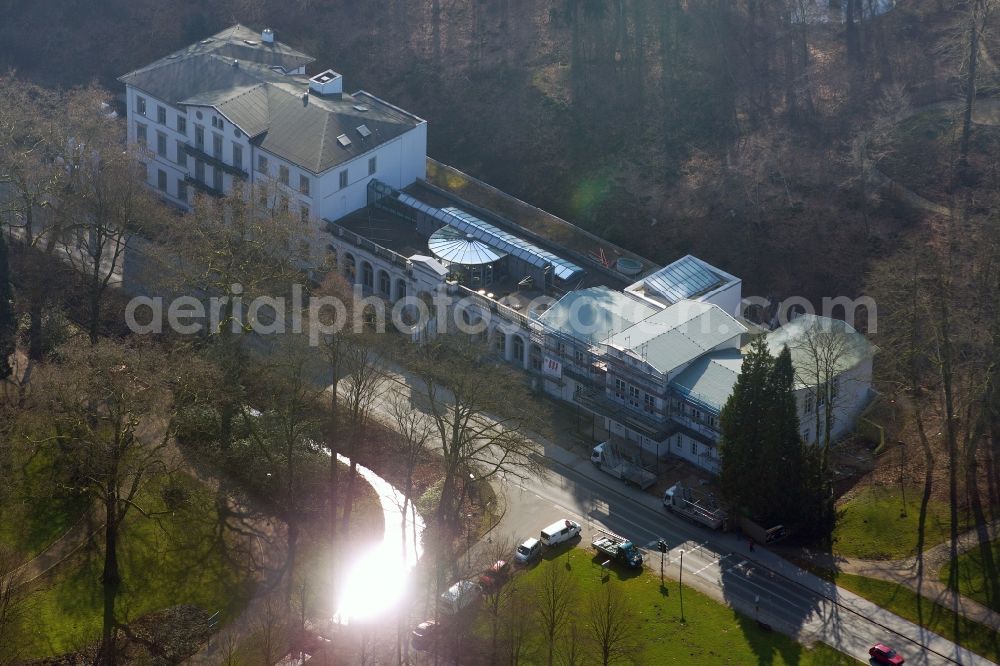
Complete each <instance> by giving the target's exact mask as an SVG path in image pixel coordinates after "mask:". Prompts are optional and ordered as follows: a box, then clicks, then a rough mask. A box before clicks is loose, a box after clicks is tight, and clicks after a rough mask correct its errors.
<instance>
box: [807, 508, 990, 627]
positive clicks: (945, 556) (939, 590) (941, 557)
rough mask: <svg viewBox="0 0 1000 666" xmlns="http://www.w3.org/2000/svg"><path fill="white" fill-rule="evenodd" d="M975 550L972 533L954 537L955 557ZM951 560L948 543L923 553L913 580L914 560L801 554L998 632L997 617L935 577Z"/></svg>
mask: <svg viewBox="0 0 1000 666" xmlns="http://www.w3.org/2000/svg"><path fill="white" fill-rule="evenodd" d="M986 531H987V534H988V535H989V538H990V540H993V539H996V538H998V535H1000V520H998V521H994V522H993V523H991V524H989V525H987V527H986ZM978 547H979V532H978V531H977V530H975V529H971V530H968V531H966V532H963V533H962V534H961V535H959V537H958V553H959V554H960V555H961V554H962V553H966V552H968V551H970V550H972V549H974V548H978ZM950 557H951V543H950V542H948V541H945V542H944V543H939V544H937V545H936V546H932V547H930V548H928V549H927V550H925V551H924V553H923V560H924V568H923V572H922V573H923V575H922V576H921V578H919V579H918V578H917V557H916V556H913V557H908V558H906V559H902V560H864V559H859V558H852V557H840V556H837V555H834V554H832V553H811V552H808V551H807V552H806V553H804V558H805V559H806V560H808V561H810V562H813V563H815V564H816V565H817V566H820V567H823V568H825V569H830V570H833V571H842V572H844V573H848V574H854V575H857V576H867V577H868V578H877V579H879V580H885V581H889V582H892V583H896V584H898V585H902V586H904V587H906V588H908V589H910V590H912V591H913V592H915V593H917V594H919V595H920V596H922V597H923V598H925V599H927V600H929V601H932V602H934V603H937V604H940V605H942V606H944V607H945V608H949V609H957V610H958V613H959V614H960V615H962V616H963V617H965V618H967V619H969V620H972V621H974V622H978V623H979V624H982V625H984V626H986V627H989V628H991V629H993V630H994V631H996V632H1000V613H997V612H996V611H994V610H993V609H991V608H987V607H986V606H984V605H983V604H981V603H979V602H978V601H975V600H974V599H970V598H968V597H965V596H962V595H961V594H959V593H958V592H956V591H955V590H952V589H951V588H949V587H948V586H947V585H945V584H944V583H942V582H941V580H940V579H939V578H938V574H939V572H940V571H941V569H942V567H944V566H946V565H947V564H948V561H949V558H950Z"/></svg>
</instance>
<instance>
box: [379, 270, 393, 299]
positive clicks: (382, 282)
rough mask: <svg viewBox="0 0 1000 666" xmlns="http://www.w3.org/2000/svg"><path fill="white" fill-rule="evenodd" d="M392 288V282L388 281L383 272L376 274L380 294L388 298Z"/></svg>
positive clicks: (386, 275)
mask: <svg viewBox="0 0 1000 666" xmlns="http://www.w3.org/2000/svg"><path fill="white" fill-rule="evenodd" d="M391 288H392V281H391V280H389V274H388V273H386V272H385V271H379V272H378V291H379V293H380V294H382V295H383V296H385V297H386V298H388V297H389V296H390V289H391Z"/></svg>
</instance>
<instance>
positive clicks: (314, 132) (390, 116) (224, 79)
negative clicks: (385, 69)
mask: <svg viewBox="0 0 1000 666" xmlns="http://www.w3.org/2000/svg"><path fill="white" fill-rule="evenodd" d="M259 39H260V37H259V35H257V33H256V32H254V31H252V30H249V29H248V28H245V27H243V26H240V25H236V26H233V27H232V28H227V29H226V30H223V31H222V32H220V33H218V34H216V35H213V36H212V37H211V38H209V39H208V40H203V41H202V42H199V43H197V44H193V45H191V46H189V47H188V48H186V49H182V50H180V51H177V52H176V53H173V54H171V55H169V56H167V57H165V58H161V59H159V60H157V61H156V62H154V63H152V64H150V65H147V66H146V67H143V68H141V69H137V70H135V71H134V72H130V73H129V74H126V75H124V76H122V77H121V78H120V79H119V80H120V81H122V82H123V83H125V84H126V85H130V86H133V87H135V88H138V89H139V90H142V91H144V92H146V93H148V94H149V95H151V96H153V97H155V98H157V99H160V100H163V101H165V102H167V103H168V104H171V105H174V106H186V105H198V106H210V107H213V108H215V109H217V110H218V111H219V112H220V113H221V114H223V115H224V116H225V117H226V118H228V119H229V120H230V121H231V122H232V123H233V124H235V125H236V126H237V127H239V128H240V129H241V130H243V131H244V132H245V133H246V134H247V135H248V136H250V137H251V138H252V139H253V140H254V142H255V143H256V144H257V145H259V146H261V147H262V148H264V149H265V150H267V151H269V152H272V153H274V154H275V155H277V156H278V157H281V158H284V159H286V160H288V161H289V162H291V163H293V164H296V165H298V166H300V167H302V168H304V169H307V170H308V171H311V172H313V173H317V174H318V173H322V172H324V171H326V170H328V169H330V168H332V167H335V166H337V165H338V164H342V163H344V162H347V161H349V160H351V159H354V158H355V157H357V156H359V155H362V154H364V153H367V152H368V151H370V150H372V149H373V148H375V147H376V146H379V145H381V144H383V143H386V142H388V141H391V140H393V139H395V138H397V137H398V136H400V135H401V134H403V133H404V132H406V131H408V130H410V129H412V128H413V127H416V126H417V125H419V124H420V123H421V122H423V121H422V120H420V119H419V118H417V117H416V116H413V115H411V114H408V113H406V112H405V111H402V110H400V109H397V108H395V107H393V106H391V105H389V104H386V103H385V102H383V101H382V100H380V99H378V98H376V97H374V96H372V95H369V94H368V93H364V92H359V93H356V94H355V95H348V94H344V95H341V96H339V97H338V96H332V95H327V96H322V97H321V96H319V95H316V94H310V95H309V96H308V98H307V99H305V100H304V99H303V93H304V92H306V91H307V90H308V89H309V80H308V78H306V77H305V76H292V75H288V74H285V73H284V70H294V69H296V68H298V67H301V66H303V65H306V64H308V63H310V62H312V60H313V59H312V58H311V57H309V56H307V55H305V54H303V53H300V52H298V51H295V50H294V49H292V48H290V47H288V46H286V45H284V44H281V43H279V42H274V43H273V44H262V43H260V42H259ZM244 40H249V41H252V42H255V44H254V45H248V44H246V42H245V41H244ZM274 67H277V68H279V70H275V69H273V68H274ZM356 107H359V108H361V109H364V110H359V108H356ZM361 125H365V126H366V127H367V128H368V130H369V131H370V134H369V135H368V136H367V138H366V137H363V136H362V135H361V132H359V131H358V127H359V126H361ZM342 134H346V135H347V136H348V137H349V138H350V140H351V143H350V145H348V146H343V145H341V144H340V143H339V142H338V141H337V137H339V136H340V135H342Z"/></svg>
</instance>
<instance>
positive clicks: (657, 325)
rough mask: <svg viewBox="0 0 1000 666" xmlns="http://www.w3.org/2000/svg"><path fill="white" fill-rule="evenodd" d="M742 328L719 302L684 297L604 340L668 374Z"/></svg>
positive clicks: (743, 330)
mask: <svg viewBox="0 0 1000 666" xmlns="http://www.w3.org/2000/svg"><path fill="white" fill-rule="evenodd" d="M745 332H746V328H745V327H744V326H743V325H742V324H740V323H739V322H738V321H736V320H735V319H733V318H732V317H731V316H729V315H728V314H726V313H725V312H724V311H723V310H722V308H720V307H719V306H717V305H713V304H711V303H701V302H698V301H687V300H685V301H680V302H679V303H674V304H673V305H671V306H670V307H668V308H666V309H665V310H661V311H660V312H657V313H656V314H654V315H652V316H651V317H647V318H646V319H644V320H642V321H640V322H639V323H637V324H635V325H634V326H630V327H629V328H626V329H625V330H624V331H621V332H620V333H616V334H615V335H613V336H611V337H610V338H608V339H607V340H606V341H605V344H607V345H609V346H611V347H615V348H617V349H622V350H627V351H630V352H632V353H633V354H634V355H635V356H638V357H639V358H641V359H644V360H645V361H646V362H647V363H648V364H649V365H651V366H652V367H653V368H655V369H656V370H657V371H658V372H661V373H663V374H669V373H671V372H673V371H674V370H676V369H677V368H679V367H681V366H682V365H684V364H686V363H690V362H691V361H693V360H694V359H696V358H698V357H699V356H701V355H702V354H704V353H706V352H709V351H711V350H713V349H714V348H715V347H717V346H719V345H720V344H722V343H724V342H726V341H727V340H730V339H731V338H733V337H734V336H737V335H741V334H743V333H745Z"/></svg>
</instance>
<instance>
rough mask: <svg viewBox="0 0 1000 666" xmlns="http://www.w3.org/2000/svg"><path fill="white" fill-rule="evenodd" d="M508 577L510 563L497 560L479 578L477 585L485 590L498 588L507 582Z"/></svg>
mask: <svg viewBox="0 0 1000 666" xmlns="http://www.w3.org/2000/svg"><path fill="white" fill-rule="evenodd" d="M509 577H510V563H509V562H506V561H504V560H497V561H496V562H495V563H494V564H493V566H491V567H490V568H489V569H488V570H487V571H486V572H484V573H483V575H481V576H480V577H479V584H480V585H481V586H482V587H483V589H486V590H492V589H496V588H498V587H500V586H501V585H503V584H504V583H506V582H507V579H508V578H509Z"/></svg>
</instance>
